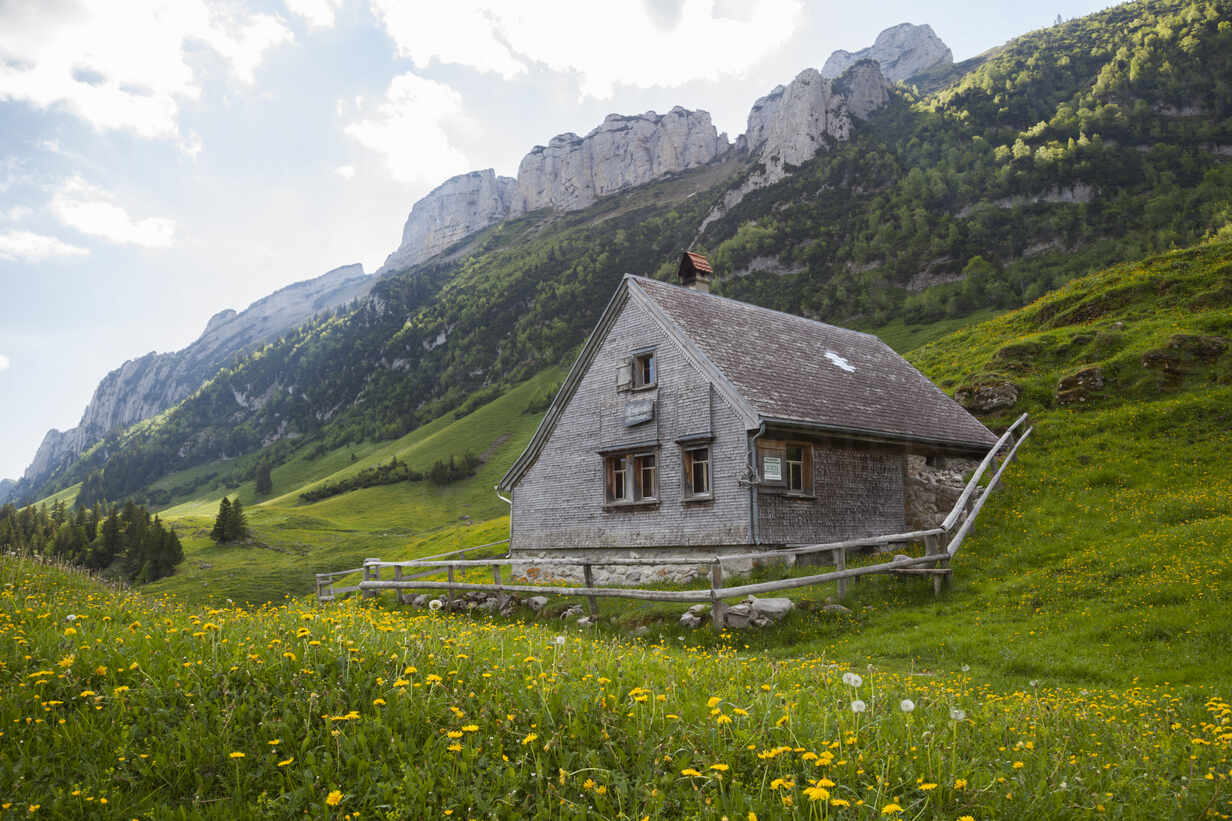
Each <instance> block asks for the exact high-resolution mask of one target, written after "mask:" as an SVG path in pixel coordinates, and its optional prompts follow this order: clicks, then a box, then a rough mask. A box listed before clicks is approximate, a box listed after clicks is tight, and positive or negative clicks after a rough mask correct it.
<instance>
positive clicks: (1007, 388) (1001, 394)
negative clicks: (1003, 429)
mask: <svg viewBox="0 0 1232 821" xmlns="http://www.w3.org/2000/svg"><path fill="white" fill-rule="evenodd" d="M1018 395H1019V393H1018V386H1017V385H1015V384H1014V383H1013V382H985V383H983V384H978V385H968V386H966V387H964V388H959V389H958V390H957V391H955V392H954V398H955V399H956V400H957V401H958V404H960V405H962V406H963V407H964V408H966V409H967V410H969V411H971V412H972V413H993V412H994V411H999V410H1004V409H1006V408H1011V407H1013V406H1014V405H1015V404H1016V403H1017V402H1018Z"/></svg>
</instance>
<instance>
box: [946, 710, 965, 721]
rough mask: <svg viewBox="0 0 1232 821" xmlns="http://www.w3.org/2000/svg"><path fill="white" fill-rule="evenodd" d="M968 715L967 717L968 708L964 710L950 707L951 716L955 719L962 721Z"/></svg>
mask: <svg viewBox="0 0 1232 821" xmlns="http://www.w3.org/2000/svg"><path fill="white" fill-rule="evenodd" d="M966 717H967V711H966V710H963V709H961V708H959V707H951V708H950V718H952V719H953V720H954V721H962V720H963V719H964V718H966Z"/></svg>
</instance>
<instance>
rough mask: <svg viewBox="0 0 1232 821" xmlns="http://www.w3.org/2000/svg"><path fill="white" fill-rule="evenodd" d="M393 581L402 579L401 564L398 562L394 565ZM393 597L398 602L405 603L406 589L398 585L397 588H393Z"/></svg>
mask: <svg viewBox="0 0 1232 821" xmlns="http://www.w3.org/2000/svg"><path fill="white" fill-rule="evenodd" d="M394 581H396V582H400V581H402V565H400V564H396V565H394ZM394 598H395V599H396V600H397V602H398V604H406V591H405V590H403V589H402V588H400V587H399V588H397V589H396V590H394Z"/></svg>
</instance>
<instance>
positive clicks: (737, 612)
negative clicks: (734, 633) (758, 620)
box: [723, 604, 753, 630]
mask: <svg viewBox="0 0 1232 821" xmlns="http://www.w3.org/2000/svg"><path fill="white" fill-rule="evenodd" d="M752 620H753V608H752V606H751V605H749V604H733V605H732V606H731V607H728V608H726V609H725V610H724V611H723V626H724V627H731V628H733V629H735V630H743V629H744V628H745V627H748V626H749V623H750V622H752Z"/></svg>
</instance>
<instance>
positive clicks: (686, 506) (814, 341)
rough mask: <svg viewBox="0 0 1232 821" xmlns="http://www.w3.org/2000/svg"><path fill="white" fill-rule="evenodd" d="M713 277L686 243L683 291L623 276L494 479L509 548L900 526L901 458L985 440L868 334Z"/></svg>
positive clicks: (559, 549)
mask: <svg viewBox="0 0 1232 821" xmlns="http://www.w3.org/2000/svg"><path fill="white" fill-rule="evenodd" d="M711 275H712V272H711V268H710V265H709V263H707V262H706V260H705V259H704V258H703V257H701V256H699V255H697V254H688V253H686V254H685V255H684V256H683V257H682V259H681V264H680V269H679V278H680V281H681V285H669V284H667V283H664V282H660V281H657V280H653V279H646V278H643V277H638V276H632V275H626V276H625V278H624V279H623V280H622V281H621V283H620V286H619V287H618V288H617V289H616V293H615V294H613V295H612V298H611V300H610V301H609V303H608V305H607V307H606V309H605V310H604V312H603V315H602V317H601V318H600V319H599V322H598V325H597V326H596V327H595V329H594V331H593V332H592V333H591V335H590V337H589V338H588V339H587V341H586V344H585V345H584V347H583V348H582V351H581V353H580V355H579V356H578V359H577V361H576V362H575V363H574V365H573V368H572V369H571V370H570V372H569V375H568V377H567V378H566V379H565V381H564V383H563V385H562V386H561V388H560V391H559V392H558V394H557V395H556V397H555V399H554V401H553V402H552V404H551V406H550V407H549V408H548V411H547V414H546V415H545V416H544V419H543V421H542V423H541V424H540V426H539V429H538V430H537V431H536V432H535V435H534V437H533V438H532V439H531V441H530V444H529V445H528V446H527V448H526V450H525V451H524V452H523V453H522V455H521V456H520V457H518V459H517V460H516V461H515V462H514V464H513V466H512V467H511V468H510V470H509V472H508V473H506V474H505V476H504V477H503V478H502V479H501V482H500V485H499V489H500V490H501V491H503V492H505V493H507V494H508V495H509V497H510V499H511V507H512V510H511V517H512V521H511V527H510V550H511V553H512V554H513V555H515V556H524V557H527V558H532V557H542V556H555V557H565V556H568V557H573V556H583V555H584V556H587V557H589V558H592V559H596V558H601V557H605V556H643V557H644V556H653V555H657V554H658V553H659V552H661V551H662V552H667V553H672V554H680V553H683V552H686V551H689V550H699V549H700V550H704V551H705V552H707V553H723V552H745V551H748V550H749V549H750V548H754V547H756V548H757V549H769V548H772V547H775V546H781V545H788V544H808V543H818V542H826V541H833V540H838V539H844V538H855V537H860V536H869V535H878V534H883V533H897V532H903V531H904V530H905V529H906V527H905V524H906V521H907V518H908V517H907V511H906V504H907V503H906V493H905V484H906V481H907V479H906V473H907V459H908V457H909V456H911V455H913V454H914V455H917V456H924V457H928V458H929V459H930V461H935V460H936V459H938V458H941V459H944V458H946V457H980V456H983V454H984V453H985V452H987V450H988V449H989V448H990V447H991V446H992V445H993V444H994V443H995V441H996V437H995V436H994V435H993V434H992V433H991V432H990V431H989V430H988V429H987V428H985V427H984V426H983V425H982V424H981V423H980V422H979V421H977V420H976V419H975V418H974V417H972V416H971V415H970V414H968V413H967V411H966V410H964V409H963V408H962V407H961V406H960V405H958V404H957V403H956V402H955V401H954V400H952V399H950V398H949V397H948V396H946V395H945V393H943V392H942V391H941V389H940V388H938V387H937V386H936V385H934V384H933V383H932V382H930V381H929V380H928V379H927V378H925V377H924V376H923V375H922V374H921V373H920V372H919V371H917V370H916V369H915V368H914V367H912V366H911V365H910V364H909V363H908V362H907V361H906V360H905V359H903V358H902V357H901V356H899V355H898V354H896V353H895V352H894V351H893V350H891V349H890V347H889V346H887V345H886V344H885V343H883V342H882V341H881V340H879V339H878V338H877V337H875V336H872V335H870V334H866V333H859V332H857V331H851V330H846V329H844V328H838V327H835V326H833V325H827V324H824V323H822V322H816V321H814V320H811V319H805V318H803V317H799V316H793V315H791V314H786V313H781V312H779V311H772V310H769V309H766V308H761V307H758V306H755V305H749V304H747V303H743V302H738V301H735V300H731V299H726V298H723V297H719V296H714V295H711V294H710V293H709V288H708V286H709V282H710V276H711ZM527 566H530V565H527ZM612 573H616V571H612ZM665 574H666V568H664V573H660V574H658V575H660V576H662V575H665ZM531 575H534V573H533V568H532V572H531ZM609 575H611V574H609ZM619 580H622V581H629V580H630V579H629V578H628V577H627V575H625V576H620V577H619Z"/></svg>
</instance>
